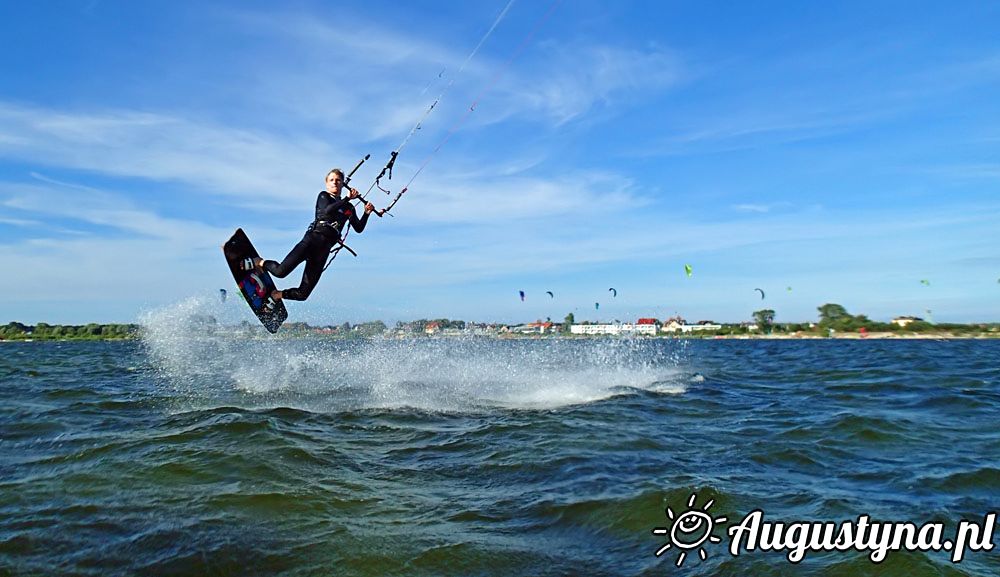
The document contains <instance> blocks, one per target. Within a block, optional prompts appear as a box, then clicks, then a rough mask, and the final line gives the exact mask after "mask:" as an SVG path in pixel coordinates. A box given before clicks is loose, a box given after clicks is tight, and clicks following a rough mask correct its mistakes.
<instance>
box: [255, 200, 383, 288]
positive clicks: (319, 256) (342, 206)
mask: <svg viewBox="0 0 1000 577" xmlns="http://www.w3.org/2000/svg"><path fill="white" fill-rule="evenodd" d="M348 222H350V223H351V227H352V228H354V230H355V232H359V233H360V232H362V231H364V230H365V225H366V224H367V223H368V213H365V214H364V216H362V217H361V218H358V217H357V215H356V214H355V210H354V205H353V204H351V201H350V199H348V198H345V197H339V196H333V195H332V194H330V193H328V192H326V191H325V190H324V191H322V192H320V193H319V197H318V198H317V199H316V220H314V221H313V223H312V224H310V225H309V229H308V230H306V234H305V236H303V237H302V240H300V241H299V243H298V244H296V245H295V246H294V247H292V250H291V251H289V253H288V256H286V257H285V260H283V261H281V263H280V264H279V263H278V262H276V261H273V260H265V261H264V270H266V271H267V272H269V273H271V274H272V275H274V276H276V277H278V278H285V277H286V276H288V273H290V272H292V270H294V269H295V267H297V266H299V264H301V263H302V262H303V261H305V263H306V270H305V272H303V273H302V282H301V283H300V284H299V286H298V287H297V288H290V289H286V290H283V291H281V294H282V298H285V299H288V300H292V301H304V300H306V299H307V298H309V293H311V292H312V290H313V289H314V288H316V283H317V282H319V277H320V275H322V274H323V268H324V267H326V259H327V257H328V256H330V249H331V248H333V245H335V244H336V243H337V241H339V240H340V231H342V230H344V225H346V224H347V223H348Z"/></svg>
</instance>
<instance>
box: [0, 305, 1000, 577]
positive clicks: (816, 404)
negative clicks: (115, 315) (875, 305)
mask: <svg viewBox="0 0 1000 577" xmlns="http://www.w3.org/2000/svg"><path fill="white" fill-rule="evenodd" d="M147 330H148V332H147V335H146V338H145V340H143V341H141V342H124V343H123V342H107V343H105V342H82V343H71V342H64V343H38V342H36V343H6V344H3V345H0V352H2V355H0V383H2V385H0V401H2V402H0V574H2V575H100V576H106V575H289V576H291V575H296V576H298V575H428V576H430V575H669V574H684V575H733V576H736V575H829V576H833V575H876V574H877V575H901V576H906V577H917V576H924V575H997V574H1000V550H994V551H991V552H970V553H967V557H966V559H965V560H964V561H963V562H961V563H958V564H952V563H951V562H950V561H949V558H948V554H947V553H945V552H890V553H889V554H888V558H887V559H886V560H885V561H884V562H883V563H881V564H880V565H874V564H872V563H871V561H869V559H868V557H867V552H856V551H852V552H842V551H835V552H826V553H810V554H808V555H807V557H806V559H805V561H803V562H802V563H800V564H798V565H793V564H791V563H789V562H788V561H787V560H786V559H785V557H784V554H782V553H775V552H760V551H757V552H750V553H747V552H744V553H743V554H741V555H740V556H738V557H733V556H731V555H730V554H729V553H728V550H727V545H728V540H724V541H723V543H721V544H707V545H706V546H705V547H704V548H703V549H704V550H705V552H706V553H707V559H705V560H701V559H700V558H698V556H697V555H696V554H692V556H691V557H689V558H688V559H687V560H686V561H685V562H684V563H683V565H682V567H681V568H677V567H676V566H675V561H676V559H677V555H676V554H675V553H674V551H668V552H667V554H664V555H663V556H661V557H656V556H655V555H654V553H655V552H656V550H657V549H658V548H659V547H660V546H661V545H663V544H664V543H665V541H664V538H663V537H659V536H656V535H654V534H653V533H652V530H653V529H654V528H655V527H658V526H666V525H668V524H669V519H668V518H667V517H666V514H665V509H666V508H667V507H670V508H671V509H672V510H673V511H684V510H685V508H686V504H687V501H688V498H689V496H690V495H691V494H692V493H696V494H697V495H698V500H697V503H698V506H699V507H700V506H701V505H702V504H703V503H705V502H706V501H707V500H709V499H714V503H713V504H712V505H711V513H712V515H713V516H726V517H727V518H728V519H729V520H730V521H731V522H733V521H737V520H739V519H740V518H742V516H744V515H746V514H747V513H748V512H750V511H751V510H753V509H758V508H759V509H762V510H763V511H765V513H766V515H767V516H768V518H774V519H780V520H785V521H804V520H815V521H820V520H833V521H844V520H849V519H855V518H857V517H858V516H859V515H862V514H868V515H871V516H872V517H873V518H877V519H881V520H883V521H900V522H901V521H910V522H914V523H926V522H940V523H944V524H945V525H947V526H948V527H954V525H955V524H956V523H957V522H958V521H959V520H961V519H963V518H965V519H980V520H981V519H982V517H983V515H984V514H985V513H987V512H989V511H996V510H997V509H998V505H1000V427H998V425H1000V341H997V340H979V341H962V340H953V341H917V340H907V341H901V340H853V341H847V340H821V341H796V340H787V341H777V340H754V341H746V340H744V341H736V340H725V341H678V340H614V339H604V340H599V339H595V340H538V341H530V340H515V341H502V340H415V341H367V342H347V341H335V340H324V339H319V338H316V339H313V338H302V339H283V340H282V339H277V340H276V339H261V338H248V337H246V336H243V335H239V334H215V335H202V336H194V335H193V334H190V333H186V332H185V331H184V330H182V328H179V327H178V326H177V325H176V324H173V323H165V322H163V321H162V319H161V320H160V321H156V322H151V323H150V326H148V327H147ZM721 525H722V524H720V526H721ZM716 533H717V534H718V535H720V536H721V535H724V534H725V533H724V529H723V528H720V529H719V530H717V531H716ZM998 540H1000V536H998V537H997V538H995V539H994V541H998Z"/></svg>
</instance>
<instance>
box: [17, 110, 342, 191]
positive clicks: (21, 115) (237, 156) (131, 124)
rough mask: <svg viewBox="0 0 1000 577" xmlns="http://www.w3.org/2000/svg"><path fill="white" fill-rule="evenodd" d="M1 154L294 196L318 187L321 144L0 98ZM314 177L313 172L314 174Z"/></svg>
mask: <svg viewBox="0 0 1000 577" xmlns="http://www.w3.org/2000/svg"><path fill="white" fill-rule="evenodd" d="M0 133H4V134H8V135H10V136H11V138H8V139H6V140H4V141H0V156H4V157H7V158H13V159H16V160H19V161H22V162H28V163H32V164H34V165H36V166H44V167H59V168H64V169H75V170H85V171H92V172H97V173H101V174H106V175H112V176H117V177H131V178H141V179H147V180H152V181H160V182H183V183H185V184H187V185H189V186H191V187H193V188H196V189H200V190H205V191H208V192H213V193H216V194H224V195H228V196H232V197H235V198H236V199H237V201H238V199H239V197H241V196H245V195H249V194H250V193H253V195H254V196H256V197H257V198H256V200H257V201H258V202H259V201H260V199H261V198H269V199H273V200H276V201H277V200H282V199H288V198H294V197H295V195H297V194H298V193H299V192H300V191H301V190H302V189H310V188H320V186H321V181H322V174H324V173H325V171H326V170H327V169H328V165H329V164H330V161H329V160H328V159H330V158H344V157H345V156H346V155H345V154H344V153H342V152H338V151H335V150H334V149H333V148H332V147H331V146H330V145H329V144H328V143H326V142H324V141H320V140H317V139H315V138H313V137H307V136H302V135H297V136H295V137H284V138H282V137H278V136H276V135H272V134H267V133H264V132H260V131H252V130H242V129H236V128H233V127H228V126H224V125H218V124H212V123H210V122H197V121H193V120H188V119H184V118H179V117H173V116H168V115H164V114H155V113H147V112H137V111H129V110H118V111H108V112H101V113H97V112H81V113H71V112H64V111H57V110H50V109H45V108H41V107H29V106H19V105H14V104H10V103H2V102H0ZM315 175H319V176H315Z"/></svg>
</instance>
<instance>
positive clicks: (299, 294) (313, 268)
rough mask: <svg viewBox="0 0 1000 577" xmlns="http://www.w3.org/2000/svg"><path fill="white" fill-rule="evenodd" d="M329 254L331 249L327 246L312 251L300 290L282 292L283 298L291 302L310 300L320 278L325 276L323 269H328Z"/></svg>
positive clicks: (291, 289) (292, 289)
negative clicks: (310, 294) (327, 258)
mask: <svg viewBox="0 0 1000 577" xmlns="http://www.w3.org/2000/svg"><path fill="white" fill-rule="evenodd" d="M329 254H330V249H329V248H327V247H325V246H320V247H315V248H314V249H313V250H312V251H310V254H309V258H308V259H307V260H306V270H305V272H303V273H302V282H301V283H300V284H299V286H298V288H290V289H287V290H283V291H281V298H284V299H288V300H290V301H304V300H306V299H307V298H309V293H311V292H312V290H313V289H314V288H316V283H318V282H319V277H320V276H321V275H322V274H323V269H324V268H325V267H326V257H327V256H329Z"/></svg>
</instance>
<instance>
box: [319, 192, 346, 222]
mask: <svg viewBox="0 0 1000 577" xmlns="http://www.w3.org/2000/svg"><path fill="white" fill-rule="evenodd" d="M350 202H351V201H350V199H347V198H340V199H337V200H333V199H331V198H330V197H329V195H326V194H323V195H320V197H319V198H318V199H316V218H317V219H318V220H331V221H332V220H336V219H337V213H338V212H340V209H342V208H344V206H345V205H347V204H349V203H350Z"/></svg>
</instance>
